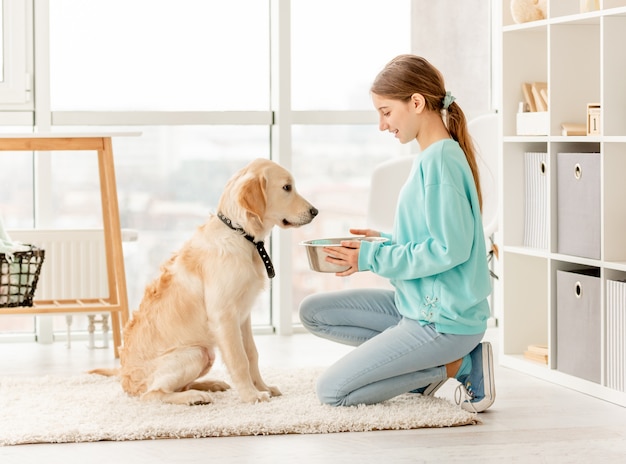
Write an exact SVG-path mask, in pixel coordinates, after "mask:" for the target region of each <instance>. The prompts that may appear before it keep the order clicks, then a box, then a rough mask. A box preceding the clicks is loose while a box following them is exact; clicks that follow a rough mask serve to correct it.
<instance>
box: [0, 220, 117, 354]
mask: <svg viewBox="0 0 626 464" xmlns="http://www.w3.org/2000/svg"><path fill="white" fill-rule="evenodd" d="M9 236H10V237H11V240H14V241H19V242H22V243H24V244H29V245H35V246H37V247H38V248H41V249H43V250H45V257H44V262H43V265H42V266H41V273H40V274H39V280H38V283H37V288H36V289H35V296H34V299H35V300H79V299H94V298H107V297H108V294H109V284H108V279H107V270H106V253H105V249H104V231H103V230H102V229H80V230H15V231H10V232H9ZM108 317H109V316H108V313H102V314H101V315H100V319H99V320H96V315H95V314H88V315H87V318H88V327H87V329H88V332H89V348H91V349H93V348H96V344H95V325H96V324H101V328H102V346H101V348H108V331H109V325H108ZM65 319H66V323H67V347H68V348H70V347H71V338H72V334H71V326H72V322H73V316H72V315H70V314H68V315H67V316H66V318H65Z"/></svg>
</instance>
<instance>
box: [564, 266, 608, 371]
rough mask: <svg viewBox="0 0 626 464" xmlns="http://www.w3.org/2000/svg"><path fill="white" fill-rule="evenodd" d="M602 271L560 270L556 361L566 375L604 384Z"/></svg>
mask: <svg viewBox="0 0 626 464" xmlns="http://www.w3.org/2000/svg"><path fill="white" fill-rule="evenodd" d="M599 275H600V271H599V270H595V269H594V270H590V271H588V270H585V271H576V272H566V271H556V328H557V330H556V337H557V338H556V346H557V352H556V359H557V366H556V367H557V369H558V370H559V371H561V372H565V373H566V374H570V375H574V376H576V377H580V378H582V379H586V380H590V381H592V382H596V383H600V371H601V350H600V349H601V326H600V314H601V311H600V288H601V287H600V278H599Z"/></svg>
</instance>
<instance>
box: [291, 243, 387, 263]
mask: <svg viewBox="0 0 626 464" xmlns="http://www.w3.org/2000/svg"><path fill="white" fill-rule="evenodd" d="M343 240H366V241H368V242H386V241H387V240H388V239H386V238H384V237H363V236H358V235H353V236H352V237H337V238H319V239H316V240H307V241H304V242H300V245H304V246H305V247H306V253H307V257H308V258H309V266H310V267H311V270H313V271H317V272H343V271H347V270H348V269H349V268H348V267H346V266H340V265H338V264H334V263H329V262H328V261H326V256H328V253H326V252H325V251H324V247H340V246H341V242H342V241H343Z"/></svg>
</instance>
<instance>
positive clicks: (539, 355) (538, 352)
mask: <svg viewBox="0 0 626 464" xmlns="http://www.w3.org/2000/svg"><path fill="white" fill-rule="evenodd" d="M524 357H525V358H526V359H529V360H531V361H535V362H538V363H541V364H546V365H547V364H548V345H528V349H527V350H526V351H524Z"/></svg>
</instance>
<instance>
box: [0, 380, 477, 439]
mask: <svg viewBox="0 0 626 464" xmlns="http://www.w3.org/2000/svg"><path fill="white" fill-rule="evenodd" d="M320 372H321V369H312V370H311V369H308V370H304V369H299V370H293V369H292V370H287V369H262V373H263V376H264V378H265V380H266V381H267V382H268V383H269V384H271V385H276V386H278V387H279V388H280V389H281V391H282V393H283V396H280V397H275V398H272V399H271V400H270V401H269V402H266V403H258V404H243V403H241V402H240V401H239V398H238V396H237V394H236V392H235V391H234V390H233V389H231V390H229V391H227V392H220V393H213V398H214V402H213V403H212V404H208V405H202V406H180V405H169V404H162V403H159V402H142V401H140V400H138V399H137V398H133V397H129V396H127V395H126V394H125V393H124V392H123V390H122V388H121V387H120V384H119V383H118V381H117V380H116V379H115V378H107V377H101V376H97V375H88V374H81V375H78V376H73V377H61V376H45V377H14V378H8V377H0V445H17V444H24V443H66V442H90V441H100V440H114V441H124V440H146V439H157V438H199V437H218V436H237V435H274V434H289V433H295V434H309V433H334V432H362V431H372V430H403V429H416V428H422V427H452V426H458V425H470V424H479V423H480V420H479V419H478V417H477V415H475V414H472V413H469V412H466V411H464V410H462V409H461V408H460V407H458V406H457V405H455V404H454V403H452V402H449V401H447V400H445V399H442V398H430V397H423V396H421V395H415V394H406V395H402V396H399V397H397V398H394V399H392V400H390V401H386V402H384V403H381V404H377V405H372V406H358V407H340V408H336V407H331V406H327V405H322V404H320V402H319V401H318V399H317V397H316V395H315V388H314V387H315V381H316V379H317V376H318V375H319V373H320ZM220 374H221V375H220ZM210 377H212V378H223V379H225V380H227V381H228V378H227V376H226V375H225V374H224V372H223V371H215V372H214V373H213V375H212V376H210Z"/></svg>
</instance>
